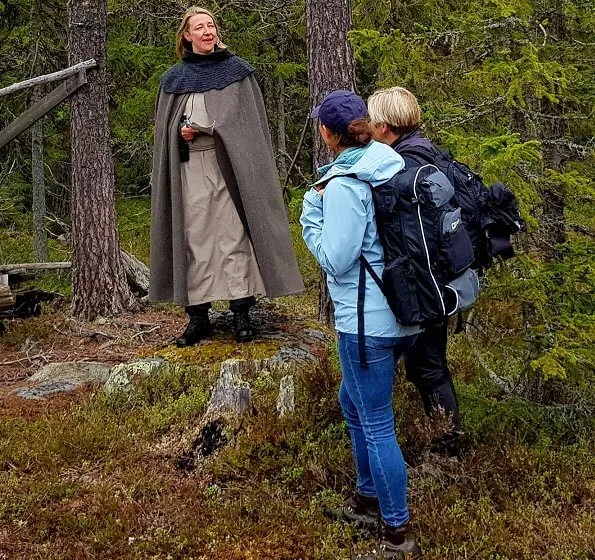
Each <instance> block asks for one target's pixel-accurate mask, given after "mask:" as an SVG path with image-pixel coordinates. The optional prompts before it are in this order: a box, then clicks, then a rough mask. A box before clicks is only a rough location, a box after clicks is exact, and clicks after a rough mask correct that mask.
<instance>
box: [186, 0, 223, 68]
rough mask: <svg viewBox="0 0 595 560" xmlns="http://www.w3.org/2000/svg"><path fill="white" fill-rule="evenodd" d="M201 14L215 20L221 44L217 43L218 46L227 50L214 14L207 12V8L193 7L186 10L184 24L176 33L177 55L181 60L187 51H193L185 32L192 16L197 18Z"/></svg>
mask: <svg viewBox="0 0 595 560" xmlns="http://www.w3.org/2000/svg"><path fill="white" fill-rule="evenodd" d="M199 14H204V15H206V16H209V17H210V18H211V19H212V20H213V23H214V24H215V29H217V36H218V37H219V42H218V43H217V46H218V47H219V48H221V49H224V48H225V45H224V44H223V43H222V42H221V29H220V28H219V25H218V24H217V20H216V19H215V16H214V15H213V12H211V11H209V10H207V9H206V8H199V7H198V6H192V7H190V8H188V9H187V10H186V12H185V13H184V16H183V17H182V22H181V23H180V27H178V31H177V33H176V54H177V55H178V56H179V57H180V58H183V57H184V51H185V50H192V45H191V44H190V43H189V42H188V41H187V40H186V39H185V38H184V32H185V31H187V27H188V20H189V19H190V18H191V17H192V16H196V15H199Z"/></svg>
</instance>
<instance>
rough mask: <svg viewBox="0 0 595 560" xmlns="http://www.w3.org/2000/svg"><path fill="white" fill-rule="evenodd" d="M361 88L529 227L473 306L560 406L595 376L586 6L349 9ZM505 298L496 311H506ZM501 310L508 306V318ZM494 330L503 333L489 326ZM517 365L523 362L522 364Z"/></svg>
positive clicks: (593, 96) (366, 2)
mask: <svg viewBox="0 0 595 560" xmlns="http://www.w3.org/2000/svg"><path fill="white" fill-rule="evenodd" d="M354 10H355V13H356V14H358V15H359V17H356V18H355V23H356V26H358V28H357V29H356V30H355V31H354V32H353V33H352V37H351V38H352V41H353V44H354V50H355V54H356V57H357V60H358V62H359V65H360V66H359V70H360V72H359V80H360V85H361V89H362V90H363V91H365V92H366V93H370V92H371V91H373V90H374V89H375V88H378V87H388V86H393V85H400V86H404V87H407V88H408V89H410V90H412V91H413V92H414V93H415V94H416V95H417V97H418V98H419V99H420V102H421V103H422V107H423V109H424V116H425V123H424V127H425V130H426V132H427V134H428V135H429V136H430V138H432V139H433V140H434V141H436V142H437V143H438V144H441V145H442V146H444V147H446V148H448V149H450V150H451V152H452V153H453V155H454V156H455V157H457V158H458V159H460V160H461V161H463V162H465V163H467V164H469V165H470V166H471V167H472V168H473V169H475V170H477V171H478V172H480V173H481V174H482V175H483V177H484V179H485V181H486V182H487V183H490V182H493V181H495V180H501V181H503V182H505V183H506V184H508V186H510V187H511V188H512V190H513V191H514V192H515V193H516V195H517V197H518V198H519V201H520V204H521V209H522V213H523V215H524V217H525V218H526V219H527V221H528V223H529V226H530V231H529V233H528V234H527V235H526V236H524V237H523V238H522V239H521V240H520V241H519V243H518V245H519V252H520V253H522V257H521V258H519V259H518V260H516V261H515V262H512V263H510V264H508V265H507V266H505V267H502V268H501V267H499V266H497V267H495V269H494V270H493V271H491V273H490V275H489V278H488V288H487V289H486V290H485V291H484V294H483V300H482V302H481V303H480V305H479V306H478V311H479V312H478V313H476V317H477V316H478V315H479V316H480V317H481V316H483V317H484V320H483V323H485V326H486V328H487V329H488V331H490V330H491V331H492V332H493V330H494V329H495V328H496V325H497V324H498V322H499V319H502V318H503V317H504V315H505V314H506V313H509V312H510V309H514V310H516V311H515V312H516V313H517V315H518V318H519V322H518V324H517V325H516V326H515V327H512V326H511V327H510V329H509V332H508V333H507V335H506V336H504V337H502V340H501V344H500V346H499V347H498V348H497V349H496V348H493V349H492V350H493V352H494V355H497V354H499V356H498V357H495V358H494V362H495V363H496V362H501V361H505V360H506V359H507V357H506V356H507V354H508V353H509V352H510V354H511V356H512V355H514V354H515V355H516V357H517V358H518V361H516V367H515V368H514V371H513V372H511V373H512V374H513V375H515V376H516V377H520V378H522V379H525V380H526V381H527V383H529V384H533V385H532V387H534V388H535V387H539V390H537V389H536V390H534V391H533V393H532V395H533V396H534V397H535V398H543V399H548V398H552V399H557V398H559V397H560V393H559V392H556V391H555V390H553V387H554V386H555V385H556V384H552V383H549V381H548V380H551V379H564V380H566V386H571V385H573V384H579V385H580V384H583V383H584V382H585V381H587V380H589V379H590V380H591V381H592V380H593V371H595V356H594V352H593V350H592V349H593V348H595V328H594V322H593V320H592V319H591V317H592V315H593V313H594V312H595V304H594V292H595V283H594V278H593V270H594V268H595V256H594V253H595V243H594V241H593V233H594V228H593V214H594V213H593V204H592V201H593V198H594V197H595V187H594V178H595V169H594V167H593V163H594V157H593V146H594V142H593V136H594V131H595V118H594V114H593V106H594V104H595V91H594V87H595V81H594V79H593V72H594V70H593V68H594V66H595V65H594V64H593V61H594V59H595V58H594V54H595V51H594V43H593V33H592V29H593V23H594V22H593V18H594V16H593V10H592V9H590V8H589V3H588V2H585V1H582V0H579V1H556V0H544V1H535V0H511V1H502V0H493V1H489V2H475V1H466V2H439V3H423V2H421V3H414V5H411V6H408V5H405V4H404V3H402V2H396V1H389V2H383V3H381V4H380V5H379V4H378V3H376V2H371V0H359V1H357V2H355V3H354ZM503 302H505V303H503ZM502 307H504V308H506V313H504V310H503V309H502ZM499 328H500V329H501V328H502V327H499ZM520 356H522V358H520Z"/></svg>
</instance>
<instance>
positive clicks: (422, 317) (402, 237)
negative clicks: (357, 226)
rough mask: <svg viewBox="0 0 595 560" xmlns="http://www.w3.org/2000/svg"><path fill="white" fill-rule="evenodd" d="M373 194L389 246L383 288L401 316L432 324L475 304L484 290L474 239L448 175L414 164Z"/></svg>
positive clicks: (409, 322) (380, 230)
mask: <svg viewBox="0 0 595 560" xmlns="http://www.w3.org/2000/svg"><path fill="white" fill-rule="evenodd" d="M372 196H373V199H374V207H375V210H376V224H377V227H378V234H379V236H380V240H381V242H382V245H383V248H384V262H385V269H384V275H383V278H382V281H381V284H382V290H383V292H384V294H385V296H386V298H387V300H388V303H389V305H390V307H391V309H392V311H393V313H394V314H395V317H396V318H397V321H399V323H401V324H403V325H420V324H427V323H430V322H432V321H437V320H442V319H443V318H444V317H446V316H449V315H452V314H454V313H456V312H457V311H460V310H461V309H464V308H466V307H468V306H469V305H471V303H473V301H474V300H475V298H476V296H477V292H478V290H479V285H478V280H477V275H476V273H475V271H473V270H472V269H471V268H470V267H471V265H472V264H473V263H474V260H475V255H474V252H473V243H472V241H471V238H470V236H469V234H468V232H467V230H466V228H465V225H464V223H463V220H462V211H461V208H459V207H457V206H456V204H455V190H454V187H453V185H452V184H451V182H450V181H449V180H448V178H447V177H446V175H444V173H442V172H441V171H440V170H439V169H438V168H437V167H436V166H434V165H431V164H426V165H422V166H419V167H412V168H410V169H408V170H404V171H401V172H400V173H397V174H396V175H395V176H394V177H392V178H391V179H390V180H389V181H388V182H386V183H384V184H382V185H380V186H377V187H374V188H373V189H372ZM361 262H362V264H363V267H364V268H366V269H367V270H368V272H370V274H371V275H372V277H373V278H374V277H376V278H375V280H376V279H377V275H376V274H375V273H373V272H374V271H373V269H372V267H371V266H370V265H369V263H368V262H367V261H366V259H365V258H363V257H361ZM378 280H380V279H378ZM379 286H380V284H379Z"/></svg>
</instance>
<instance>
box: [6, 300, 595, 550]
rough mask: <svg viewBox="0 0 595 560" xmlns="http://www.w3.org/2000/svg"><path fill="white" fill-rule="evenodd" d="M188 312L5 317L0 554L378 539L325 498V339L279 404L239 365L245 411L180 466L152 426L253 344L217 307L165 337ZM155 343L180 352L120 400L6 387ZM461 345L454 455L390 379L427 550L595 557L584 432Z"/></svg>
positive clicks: (55, 311)
mask: <svg viewBox="0 0 595 560" xmlns="http://www.w3.org/2000/svg"><path fill="white" fill-rule="evenodd" d="M288 315H290V317H291V318H285V319H284V317H283V314H279V315H278V319H277V321H279V324H280V325H281V323H282V325H281V326H282V327H283V328H284V329H285V330H289V331H293V332H297V331H299V330H301V329H304V328H306V327H307V326H309V324H310V323H311V318H309V317H301V318H300V317H299V315H296V308H295V307H292V309H291V311H290V312H289V313H288ZM184 323H185V317H184V315H183V314H182V313H181V311H179V310H176V309H173V308H168V307H163V308H151V309H150V310H147V311H145V312H143V313H139V314H135V315H129V316H124V317H120V318H118V319H117V320H110V321H106V322H103V321H100V322H81V321H75V320H73V319H71V318H68V317H67V316H66V313H65V309H64V308H61V307H60V306H49V307H48V308H47V309H46V311H45V312H44V314H43V315H42V316H40V317H36V318H31V319H27V320H14V321H9V322H7V326H8V331H7V332H6V333H5V335H4V336H3V338H2V339H0V362H1V363H0V559H11V560H12V559H26V560H36V559H40V560H41V559H44V560H82V559H85V560H86V559H89V560H90V559H123V560H128V559H130V560H133V559H134V560H141V559H154V560H182V559H184V560H192V559H194V560H298V559H303V560H309V559H313V560H339V559H341V560H344V559H345V560H346V559H349V558H351V557H352V556H353V555H354V554H356V553H357V552H363V551H369V550H370V549H371V548H373V547H374V539H373V537H372V536H371V535H369V534H364V533H361V532H358V531H357V530H355V529H353V528H352V527H349V526H347V525H345V524H343V523H339V522H333V521H331V520H329V519H327V518H326V517H325V515H324V510H325V507H327V506H329V505H333V504H336V503H338V502H339V501H340V500H341V496H342V495H345V492H346V491H347V490H348V489H349V488H350V487H351V485H352V484H353V476H354V473H353V464H352V459H351V454H350V445H349V441H348V438H347V436H346V434H345V430H344V426H343V424H342V418H341V413H340V410H339V407H338V404H337V399H336V391H337V384H338V380H339V372H338V366H337V361H336V356H335V355H334V351H333V349H332V348H331V349H330V353H328V354H321V356H320V363H319V364H318V365H317V366H316V367H312V368H311V369H310V370H308V371H305V372H303V373H302V374H300V377H299V380H298V410H297V411H296V413H295V415H293V416H291V417H288V418H285V419H282V420H280V419H279V418H278V416H277V414H276V411H275V405H274V403H275V398H276V391H277V387H278V380H279V379H278V375H277V374H276V373H275V372H266V371H263V372H260V373H256V374H255V376H254V377H253V378H251V379H249V381H250V384H251V387H252V389H253V392H254V405H255V411H256V412H257V414H254V415H250V416H249V417H247V418H246V420H245V422H244V423H243V424H242V426H241V427H240V428H239V429H238V430H237V431H235V432H234V433H230V434H227V436H228V437H229V439H230V443H229V444H228V445H227V446H226V447H225V448H223V449H222V450H220V451H219V452H217V453H216V454H214V455H213V456H211V457H208V458H206V459H205V460H204V461H203V462H202V463H200V464H199V466H198V468H197V469H195V470H184V469H180V468H179V463H178V462H177V461H176V459H177V458H176V457H175V456H173V455H172V454H171V453H169V452H168V448H167V445H164V442H168V441H171V439H172V438H173V439H175V438H176V437H177V436H178V434H181V433H182V432H183V431H184V429H185V428H186V427H187V426H189V425H193V424H196V422H198V421H199V419H200V416H201V414H202V412H203V411H204V409H205V406H206V402H207V400H208V396H209V392H210V388H211V387H212V385H213V383H214V381H215V379H216V377H217V369H216V368H214V367H212V366H213V363H214V362H213V359H214V360H215V361H216V360H220V359H222V358H225V357H228V356H236V355H239V354H238V352H244V353H245V352H248V354H250V353H251V352H253V353H257V351H259V350H258V348H260V347H259V344H258V343H255V344H253V345H251V346H250V345H248V346H247V347H243V348H238V345H236V344H235V343H234V342H233V341H232V339H231V335H230V334H229V333H228V332H226V330H227V326H226V325H224V324H222V325H221V328H220V329H219V332H218V333H217V336H216V341H215V342H216V343H215V344H213V345H211V346H209V345H205V346H202V347H201V348H200V349H199V351H197V352H195V353H178V354H177V353H176V352H175V350H172V348H173V347H172V346H170V345H169V343H170V342H171V341H172V340H173V338H174V337H175V335H176V334H177V333H179V332H180V331H181V329H182V328H183V326H184ZM260 346H262V347H263V348H264V345H262V344H261V345H260ZM459 346H460V347H459ZM215 347H219V348H220V349H222V355H221V356H217V357H216V358H213V359H211V358H212V357H211V355H207V354H205V352H207V351H208V350H209V349H211V350H212V349H214V348H215ZM261 350H262V348H261ZM155 354H157V355H162V356H163V355H167V356H170V357H171V358H172V359H174V360H177V367H176V368H173V369H172V370H171V371H169V372H168V373H167V374H165V375H164V376H163V377H162V378H160V379H158V380H155V381H154V382H151V383H148V384H147V385H146V386H143V387H141V388H140V390H139V393H138V395H137V396H136V397H135V398H134V399H132V400H123V401H121V400H117V399H116V400H110V399H108V398H105V397H103V396H102V395H101V394H99V393H97V392H95V391H94V390H92V389H84V390H80V391H78V392H77V393H75V394H71V395H67V396H57V397H53V398H51V399H48V400H46V401H40V402H27V401H23V400H22V399H20V398H17V397H14V396H10V389H11V388H12V387H13V386H14V385H15V384H16V383H18V382H19V381H21V380H23V379H25V378H26V377H28V376H29V375H31V374H32V373H33V372H34V371H36V370H37V369H38V368H39V367H40V366H41V365H43V364H45V363H48V362H50V361H51V362H54V361H76V360H87V361H100V362H103V363H108V364H115V363H120V362H126V361H129V360H132V359H134V358H136V357H140V356H142V357H144V356H152V355H155ZM255 355H256V354H255ZM470 361H471V360H470V358H469V352H468V349H465V347H464V341H458V339H457V342H456V343H455V348H454V349H453V364H454V369H455V371H457V370H458V371H465V383H461V384H460V385H459V389H460V396H461V401H462V408H463V413H464V417H465V420H466V422H467V424H468V426H469V429H470V431H471V432H472V433H473V434H474V438H473V441H472V444H471V448H470V451H469V454H468V455H467V456H466V457H465V458H463V459H460V460H450V459H444V458H441V457H438V456H435V455H431V454H429V453H428V442H429V437H431V433H430V428H429V427H428V424H427V422H426V421H425V418H424V416H423V414H422V413H421V406H420V403H419V401H418V399H417V397H416V395H415V393H414V392H413V391H412V390H411V388H410V387H409V386H408V385H407V384H406V383H405V382H404V381H403V379H402V377H400V378H399V381H398V383H397V387H396V393H395V408H396V412H397V424H398V432H399V439H400V441H401V443H402V448H403V450H404V453H405V456H406V458H407V459H408V461H409V463H410V469H409V477H410V504H411V512H412V526H413V529H414V531H415V532H416V533H417V534H418V535H420V540H421V544H422V546H423V548H424V551H425V553H426V554H425V558H426V559H428V560H446V559H449V560H450V559H452V560H460V559H471V558H473V559H478V560H488V559H489V560H503V559H510V560H525V559H526V560H529V559H547V560H589V559H592V558H594V557H595V556H594V551H595V537H594V535H595V523H594V511H595V508H594V504H595V482H594V480H593V476H592V475H593V472H595V459H594V454H593V452H592V451H593V447H592V440H588V441H584V440H580V439H574V440H573V439H572V437H571V436H570V435H568V434H567V433H566V432H564V435H563V436H560V435H559V434H558V436H555V433H556V432H555V430H556V429H561V428H559V426H558V427H556V426H557V424H555V423H552V424H551V425H549V424H546V423H545V421H544V420H543V418H545V417H535V418H533V417H532V416H531V414H533V412H532V409H531V408H530V407H529V406H528V405H525V404H522V405H521V406H517V405H514V406H513V404H512V403H507V402H502V401H500V400H499V399H498V398H497V396H489V397H486V396H485V395H484V394H483V393H482V391H483V389H482V388H481V385H480V384H479V380H478V378H477V374H476V373H474V372H473V368H472V366H471V365H469V362H470ZM474 376H475V378H474ZM467 382H468V383H467ZM536 418H537V419H536ZM560 433H562V432H560ZM548 438H549V439H548ZM561 439H563V440H564V441H561Z"/></svg>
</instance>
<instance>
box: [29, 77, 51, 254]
mask: <svg viewBox="0 0 595 560" xmlns="http://www.w3.org/2000/svg"><path fill="white" fill-rule="evenodd" d="M41 97H43V92H41V91H39V87H38V88H36V89H35V91H34V93H33V96H32V102H33V103H36V102H37V101H39V99H41ZM43 121H44V119H40V120H39V121H37V122H36V123H35V124H34V125H33V126H32V127H31V179H32V182H33V224H34V231H33V247H34V252H35V261H36V262H46V261H47V260H48V258H47V256H48V255H47V235H46V232H45V180H44V163H43Z"/></svg>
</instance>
